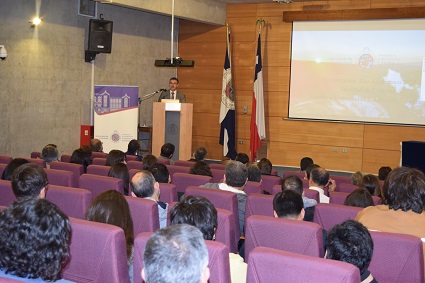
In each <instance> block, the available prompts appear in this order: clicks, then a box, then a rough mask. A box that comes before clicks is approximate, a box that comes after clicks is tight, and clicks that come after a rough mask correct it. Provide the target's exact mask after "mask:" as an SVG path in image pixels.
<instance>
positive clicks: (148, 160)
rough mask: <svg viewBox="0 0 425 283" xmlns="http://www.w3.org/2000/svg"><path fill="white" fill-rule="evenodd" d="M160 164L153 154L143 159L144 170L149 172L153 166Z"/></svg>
mask: <svg viewBox="0 0 425 283" xmlns="http://www.w3.org/2000/svg"><path fill="white" fill-rule="evenodd" d="M155 163H158V159H157V158H156V156H155V155H153V154H146V155H145V156H144V157H143V159H142V168H143V170H149V169H150V168H151V166H152V165H154V164H155Z"/></svg>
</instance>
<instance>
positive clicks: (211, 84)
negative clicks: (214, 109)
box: [178, 57, 224, 92]
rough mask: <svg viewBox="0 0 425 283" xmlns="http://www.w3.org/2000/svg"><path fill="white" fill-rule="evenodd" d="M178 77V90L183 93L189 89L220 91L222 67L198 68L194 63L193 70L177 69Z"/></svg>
mask: <svg viewBox="0 0 425 283" xmlns="http://www.w3.org/2000/svg"><path fill="white" fill-rule="evenodd" d="M223 60H224V57H223ZM223 63H224V61H223ZM178 76H179V80H180V88H181V90H182V91H183V92H184V91H185V90H186V89H189V88H195V89H221V81H222V78H223V66H219V65H217V66H208V67H200V66H197V65H196V63H195V67H194V68H179V69H178Z"/></svg>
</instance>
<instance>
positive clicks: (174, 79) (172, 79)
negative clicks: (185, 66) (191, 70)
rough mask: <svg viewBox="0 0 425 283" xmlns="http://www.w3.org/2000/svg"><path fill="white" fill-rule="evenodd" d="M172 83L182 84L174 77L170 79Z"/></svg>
mask: <svg viewBox="0 0 425 283" xmlns="http://www.w3.org/2000/svg"><path fill="white" fill-rule="evenodd" d="M170 81H177V83H180V82H179V79H178V78H176V77H172V78H171V79H170Z"/></svg>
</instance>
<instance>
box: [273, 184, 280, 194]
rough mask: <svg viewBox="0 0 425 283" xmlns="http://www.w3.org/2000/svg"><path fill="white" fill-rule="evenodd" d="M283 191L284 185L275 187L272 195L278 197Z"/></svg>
mask: <svg viewBox="0 0 425 283" xmlns="http://www.w3.org/2000/svg"><path fill="white" fill-rule="evenodd" d="M281 191H282V185H274V186H273V189H272V195H274V196H275V195H277V194H278V193H280V192H281Z"/></svg>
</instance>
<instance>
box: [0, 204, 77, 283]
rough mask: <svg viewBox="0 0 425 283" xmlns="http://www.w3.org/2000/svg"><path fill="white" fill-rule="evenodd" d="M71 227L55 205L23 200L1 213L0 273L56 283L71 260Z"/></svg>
mask: <svg viewBox="0 0 425 283" xmlns="http://www.w3.org/2000/svg"><path fill="white" fill-rule="evenodd" d="M70 232H71V224H70V222H69V219H68V217H67V216H66V215H65V214H64V213H63V212H62V211H61V210H60V209H59V208H58V207H57V206H56V205H54V204H52V203H50V202H49V201H47V200H44V199H38V198H22V199H18V200H17V201H16V202H14V203H12V205H10V206H9V207H8V208H7V209H6V210H3V211H1V212H0V269H2V270H4V271H7V272H10V273H12V274H14V275H16V276H19V277H24V278H26V277H33V278H41V279H43V280H48V281H54V280H56V279H59V278H60V273H61V268H62V266H63V265H64V264H65V263H66V261H67V259H68V257H69V239H70Z"/></svg>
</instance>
